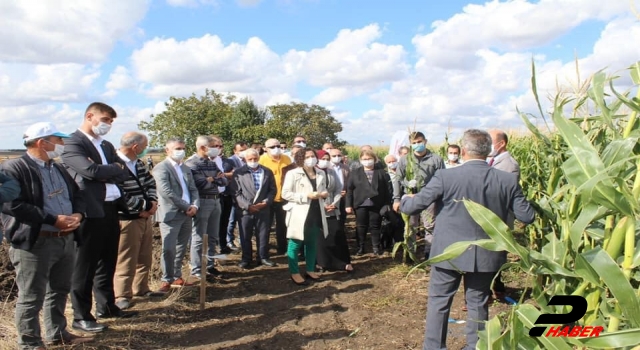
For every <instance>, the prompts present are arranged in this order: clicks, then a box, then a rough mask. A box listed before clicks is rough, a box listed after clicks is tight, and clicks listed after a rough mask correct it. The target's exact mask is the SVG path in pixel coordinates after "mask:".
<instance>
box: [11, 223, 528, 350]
mask: <svg viewBox="0 0 640 350" xmlns="http://www.w3.org/2000/svg"><path fill="white" fill-rule="evenodd" d="M348 225H349V234H348V237H349V238H353V237H354V227H353V221H351V222H350V223H349V224H348ZM159 239H160V237H159V233H158V232H156V233H155V239H154V253H155V254H154V255H155V257H156V258H155V260H154V268H153V271H154V281H155V282H154V284H157V283H158V282H157V281H158V279H159V277H160V270H159V266H158V265H159V253H160V243H159V242H160V240H159ZM272 243H273V244H275V240H273V239H272ZM349 243H350V245H352V246H355V241H354V240H352V239H350V240H349ZM7 249H8V247H7V244H6V243H5V244H3V245H2V248H1V249H0V271H1V272H0V297H1V300H2V301H3V303H2V306H1V309H0V349H2V350H4V349H14V348H15V345H14V344H15V343H14V342H15V338H14V337H15V328H14V326H13V311H14V304H15V299H14V297H15V294H16V287H15V286H14V285H13V275H12V274H13V272H12V271H10V267H9V266H8V265H9V263H8V259H7ZM272 252H274V254H275V249H272ZM367 252H371V247H370V246H368V247H367ZM238 259H239V256H238V255H230V256H229V260H227V261H221V264H222V266H221V267H220V269H221V270H222V271H223V272H224V274H225V278H224V279H218V280H215V281H211V282H209V284H208V287H207V303H206V309H205V310H204V311H200V310H199V290H200V288H199V287H198V286H194V287H185V288H182V289H174V290H173V291H172V292H171V294H170V295H169V296H167V297H165V298H158V299H154V300H142V299H141V300H135V302H136V304H135V305H134V306H133V308H132V310H137V311H140V315H139V316H138V317H137V318H132V319H129V320H115V321H105V323H106V324H108V325H109V327H110V330H108V331H106V332H104V333H103V334H100V335H98V337H97V338H96V341H95V342H93V343H89V345H88V346H86V347H84V348H85V349H234V350H244V349H246V350H262V349H265V350H279V349H283V350H284V349H286V350H293V349H318V350H320V349H336V350H337V349H354V350H355V349H421V347H422V341H423V333H424V326H425V321H424V318H425V313H426V299H427V283H428V281H429V275H428V273H425V272H424V271H419V272H416V273H414V274H411V275H410V276H409V277H408V278H406V277H407V272H408V270H409V268H408V267H406V266H404V265H402V264H401V263H399V262H397V261H394V260H393V259H392V258H391V257H390V256H389V254H388V253H386V254H385V256H384V257H380V258H374V257H373V255H371V254H367V255H364V256H362V257H355V256H354V268H355V272H354V273H352V274H347V273H345V272H331V273H324V274H323V278H324V280H323V281H321V282H316V283H314V284H312V285H310V286H306V287H299V286H296V285H294V284H293V283H292V282H291V281H290V280H289V274H288V272H287V269H286V258H285V257H284V256H274V261H275V262H277V263H278V266H277V267H275V268H267V267H260V268H255V269H252V270H248V271H244V270H241V269H240V268H238V267H236V264H237V262H238ZM515 279H516V278H514V276H511V275H509V274H507V275H506V277H505V281H506V282H507V285H510V286H512V287H518V286H517V285H515V284H514V283H515V282H514V281H513V280H515ZM461 298H462V294H461V293H459V295H458V296H456V299H455V302H454V305H453V308H452V310H453V311H452V313H451V317H452V318H455V319H465V318H466V314H465V313H464V312H463V311H461V306H462V304H461V300H462V299H461ZM508 308H509V306H507V305H505V304H498V303H496V304H494V305H492V307H491V313H492V315H493V314H496V313H499V312H501V311H505V310H507V309H508ZM68 312H69V316H68V319H69V320H71V319H72V316H71V314H70V312H71V309H70V306H68ZM449 327H450V328H449V329H450V331H449V346H450V347H449V348H450V349H461V348H462V347H463V346H464V341H465V340H464V324H451V325H450V326H449ZM60 348H61V347H60Z"/></svg>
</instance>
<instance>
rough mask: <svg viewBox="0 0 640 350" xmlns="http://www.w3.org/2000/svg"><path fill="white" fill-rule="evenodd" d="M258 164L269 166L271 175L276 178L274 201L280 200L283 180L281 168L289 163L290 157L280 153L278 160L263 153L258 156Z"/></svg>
mask: <svg viewBox="0 0 640 350" xmlns="http://www.w3.org/2000/svg"><path fill="white" fill-rule="evenodd" d="M259 163H260V165H262V166H264V167H267V168H269V170H271V171H272V172H273V176H274V177H275V179H276V189H277V191H276V198H275V199H274V201H275V202H282V197H281V195H282V183H283V182H284V178H283V177H282V169H283V168H284V167H286V166H287V165H289V164H291V159H290V158H289V157H287V156H286V155H284V154H282V155H280V159H279V160H274V159H273V158H271V157H270V156H269V155H268V154H266V153H265V154H263V155H262V156H260V162H259Z"/></svg>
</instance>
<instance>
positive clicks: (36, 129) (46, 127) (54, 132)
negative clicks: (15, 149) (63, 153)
mask: <svg viewBox="0 0 640 350" xmlns="http://www.w3.org/2000/svg"><path fill="white" fill-rule="evenodd" d="M47 136H58V137H62V138H69V137H70V136H69V135H68V134H63V133H61V132H60V131H58V128H56V127H55V125H53V123H49V122H40V123H35V124H32V125H31V126H29V127H28V128H27V131H25V132H24V135H23V136H22V139H23V140H24V141H25V142H27V141H31V140H35V139H39V138H43V137H47Z"/></svg>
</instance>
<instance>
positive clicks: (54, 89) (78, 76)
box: [0, 63, 100, 106]
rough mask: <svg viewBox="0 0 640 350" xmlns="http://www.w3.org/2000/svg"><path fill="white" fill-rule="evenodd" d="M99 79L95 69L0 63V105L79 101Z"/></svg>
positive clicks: (80, 66)
mask: <svg viewBox="0 0 640 350" xmlns="http://www.w3.org/2000/svg"><path fill="white" fill-rule="evenodd" d="M99 76H100V70H99V69H98V68H97V67H96V66H85V65H81V64H76V63H67V64H51V65H30V64H3V63H0V105H5V106H11V105H13V106H16V105H28V104H35V103H41V102H76V101H81V100H83V99H84V98H86V97H87V96H88V95H90V94H91V87H92V84H93V83H94V81H95V80H96V79H97V78H98V77H99Z"/></svg>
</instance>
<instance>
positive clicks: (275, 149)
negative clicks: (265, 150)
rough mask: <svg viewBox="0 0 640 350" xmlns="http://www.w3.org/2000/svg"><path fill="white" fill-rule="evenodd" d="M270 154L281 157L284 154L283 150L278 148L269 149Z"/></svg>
mask: <svg viewBox="0 0 640 350" xmlns="http://www.w3.org/2000/svg"><path fill="white" fill-rule="evenodd" d="M269 154H271V155H272V156H274V157H275V156H279V155H280V154H282V150H281V149H280V148H278V147H276V148H271V149H269Z"/></svg>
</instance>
